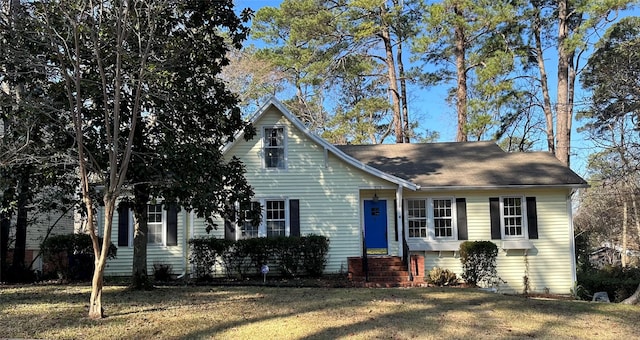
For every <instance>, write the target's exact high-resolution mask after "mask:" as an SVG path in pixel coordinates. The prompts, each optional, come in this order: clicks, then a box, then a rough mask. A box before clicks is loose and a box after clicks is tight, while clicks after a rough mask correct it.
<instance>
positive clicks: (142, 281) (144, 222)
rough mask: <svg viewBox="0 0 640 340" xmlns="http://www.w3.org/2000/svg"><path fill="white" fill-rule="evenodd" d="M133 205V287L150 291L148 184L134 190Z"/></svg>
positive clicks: (137, 186)
mask: <svg viewBox="0 0 640 340" xmlns="http://www.w3.org/2000/svg"><path fill="white" fill-rule="evenodd" d="M134 192H135V194H134V195H135V202H134V204H133V216H134V231H133V267H132V272H131V287H132V288H133V289H150V288H152V284H151V282H150V280H149V275H148V273H147V241H148V232H149V227H148V215H147V210H148V205H147V203H148V202H149V188H148V185H146V184H137V185H136V186H135V189H134Z"/></svg>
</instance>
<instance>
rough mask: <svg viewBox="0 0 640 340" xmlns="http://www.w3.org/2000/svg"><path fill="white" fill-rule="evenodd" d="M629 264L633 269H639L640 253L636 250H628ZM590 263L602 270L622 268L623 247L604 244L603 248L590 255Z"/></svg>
mask: <svg viewBox="0 0 640 340" xmlns="http://www.w3.org/2000/svg"><path fill="white" fill-rule="evenodd" d="M625 252H626V254H627V264H628V265H629V266H631V267H638V264H640V251H639V250H634V249H627V250H626V251H625ZM589 262H591V265H592V266H593V267H595V268H598V269H602V268H604V267H607V266H611V267H620V266H622V247H621V246H618V245H615V246H611V245H610V244H608V243H607V244H604V245H602V247H600V248H598V249H595V250H593V251H592V252H591V253H589Z"/></svg>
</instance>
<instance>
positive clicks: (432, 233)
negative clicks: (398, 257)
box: [404, 196, 458, 241]
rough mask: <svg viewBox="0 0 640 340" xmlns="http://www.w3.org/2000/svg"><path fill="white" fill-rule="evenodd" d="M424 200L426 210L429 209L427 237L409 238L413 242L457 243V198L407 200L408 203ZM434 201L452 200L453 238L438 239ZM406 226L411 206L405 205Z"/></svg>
mask: <svg viewBox="0 0 640 340" xmlns="http://www.w3.org/2000/svg"><path fill="white" fill-rule="evenodd" d="M414 200H418V201H420V200H423V201H425V209H427V214H426V215H427V237H426V238H424V237H415V236H414V237H409V239H412V240H428V241H457V240H458V212H457V211H456V199H455V197H450V196H449V197H427V198H407V199H406V201H414ZM434 200H450V201H451V228H452V230H451V237H436V229H435V217H434V212H433V211H434V207H433V201H434ZM404 216H405V225H407V228H408V225H409V204H408V203H406V204H405V208H404Z"/></svg>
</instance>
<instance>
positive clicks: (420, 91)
mask: <svg viewBox="0 0 640 340" xmlns="http://www.w3.org/2000/svg"><path fill="white" fill-rule="evenodd" d="M281 2H282V0H235V4H236V8H237V9H242V8H246V7H249V8H252V9H253V10H254V11H257V10H258V9H259V8H261V7H264V6H272V7H277V6H279V5H280V3H281ZM625 15H639V11H638V10H637V9H635V10H633V11H629V12H624V13H621V16H625ZM596 40H597V37H594V42H595V41H596ZM556 58H557V57H556V56H555V55H554V54H552V53H549V54H548V55H546V59H547V73H548V76H549V84H550V90H551V91H554V90H553V88H554V84H555V80H556V77H555V76H556V75H555V73H556V69H554V68H555V64H554V62H553V61H554V59H556ZM587 59H588V55H586V56H583V57H582V60H581V64H582V65H584V64H585V63H586V60H587ZM450 86H451V85H449V84H446V85H442V86H438V87H431V88H418V87H414V88H413V89H412V90H411V91H410V93H409V97H410V100H409V101H410V108H409V110H410V111H409V112H410V115H411V119H416V120H418V121H419V124H420V126H421V127H422V128H427V129H429V130H432V131H437V132H439V134H440V138H439V141H441V142H448V141H453V140H455V134H456V119H455V108H454V107H452V106H450V105H449V104H448V103H447V102H446V100H445V98H446V97H447V89H448V88H449V87H450ZM555 97H556V95H555V93H551V98H552V101H554V102H555ZM587 100H588V97H587V94H585V93H584V91H582V90H581V89H580V85H579V83H578V84H576V98H575V103H576V107H575V109H574V112H576V113H577V112H578V111H579V109H580V108H581V107H583V106H584V105H585V103H586V102H587ZM581 125H582V123H581V122H576V121H575V120H574V123H573V132H572V138H571V146H572V156H571V168H572V169H573V170H574V171H576V172H577V173H578V174H580V175H583V176H584V175H586V173H587V166H586V163H587V159H588V156H589V154H591V153H592V152H593V151H594V150H595V147H594V146H593V144H592V143H590V142H588V141H586V140H585V135H583V134H580V133H578V132H577V131H576V129H577V128H579V127H580V126H581ZM539 144H540V146H539V147H541V148H542V147H543V146H544V144H543V143H539ZM541 150H543V149H541ZM545 151H546V150H545Z"/></svg>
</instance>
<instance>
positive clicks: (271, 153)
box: [264, 128, 285, 169]
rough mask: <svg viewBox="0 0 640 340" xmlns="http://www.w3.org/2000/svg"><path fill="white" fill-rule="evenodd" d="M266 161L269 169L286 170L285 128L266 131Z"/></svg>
mask: <svg viewBox="0 0 640 340" xmlns="http://www.w3.org/2000/svg"><path fill="white" fill-rule="evenodd" d="M264 159H265V166H266V167H267V168H277V169H284V167H285V163H284V128H272V129H264Z"/></svg>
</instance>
